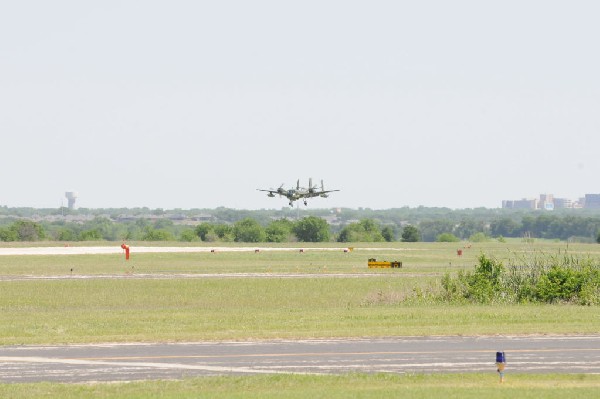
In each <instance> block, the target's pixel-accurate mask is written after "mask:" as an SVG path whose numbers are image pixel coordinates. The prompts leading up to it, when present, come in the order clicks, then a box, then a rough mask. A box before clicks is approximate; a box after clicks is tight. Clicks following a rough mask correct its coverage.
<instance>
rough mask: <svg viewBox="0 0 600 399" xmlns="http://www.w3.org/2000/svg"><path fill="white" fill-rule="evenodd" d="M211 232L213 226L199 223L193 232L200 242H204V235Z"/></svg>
mask: <svg viewBox="0 0 600 399" xmlns="http://www.w3.org/2000/svg"><path fill="white" fill-rule="evenodd" d="M212 230H213V225H212V224H210V223H206V222H204V223H200V224H199V225H198V226H196V228H195V229H194V231H195V232H196V235H197V236H198V237H200V239H201V240H202V241H206V235H207V234H208V233H209V232H211V231H212Z"/></svg>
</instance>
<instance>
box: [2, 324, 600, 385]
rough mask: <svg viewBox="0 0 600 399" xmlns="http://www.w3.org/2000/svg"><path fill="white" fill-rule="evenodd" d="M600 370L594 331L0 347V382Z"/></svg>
mask: <svg viewBox="0 0 600 399" xmlns="http://www.w3.org/2000/svg"><path fill="white" fill-rule="evenodd" d="M496 351H505V352H506V357H507V361H508V365H507V373H534V372H535V373H546V372H558V373H600V335H597V336H551V337H546V336H540V337H424V338H421V337H414V338H385V339H349V340H344V339H335V340H302V341H268V342H266V341H265V342H263V341H260V342H218V343H210V342H200V343H177V344H106V345H69V346H10V347H0V382H32V381H60V382H84V381H131V380H143V379H163V378H183V377H185V376H207V375H228V374H237V375H240V374H259V373H310V374H328V373H347V372H366V373H375V372H384V373H388V372H389V373H422V372H423V373H437V372H495V367H494V361H495V352H496Z"/></svg>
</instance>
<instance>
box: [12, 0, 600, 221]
mask: <svg viewBox="0 0 600 399" xmlns="http://www.w3.org/2000/svg"><path fill="white" fill-rule="evenodd" d="M598 15H600V3H597V2H594V1H577V0H575V1H572V2H568V3H565V2H561V1H541V0H537V1H527V0H525V1H513V0H508V1H504V2H478V1H474V0H472V1H465V0H459V1H455V2H444V1H441V0H437V1H434V0H428V1H427V0H426V1H422V2H408V1H392V0H389V1H377V0H376V1H373V2H368V3H367V2H360V1H341V0H335V1H333V0H331V1H327V0H325V1H318V2H317V1H312V0H308V1H305V2H281V1H273V0H272V1H264V0H258V1H254V2H243V1H239V0H238V1H235V0H229V1H227V0H226V1H221V2H206V1H189V0H180V1H177V0H176V1H173V2H168V3H167V2H161V1H153V0H150V1H146V2H137V1H131V0H123V1H114V0H107V1H103V2H99V3H88V2H77V1H65V0H58V1H54V2H44V1H40V0H31V1H26V2H5V4H3V5H2V6H0V37H1V38H2V39H0V87H1V88H2V90H0V110H1V111H0V130H1V131H2V138H3V150H4V151H3V154H2V157H0V168H1V170H2V172H3V173H2V188H1V189H0V206H4V205H5V206H8V207H33V208H54V207H60V206H61V205H62V204H66V199H65V198H64V193H65V192H66V191H71V190H73V191H76V192H78V194H79V198H78V200H77V206H78V207H82V208H91V209H93V208H134V207H148V208H151V209H156V208H162V209H176V208H181V209H211V208H217V207H220V206H222V207H226V208H232V209H279V208H282V207H285V206H286V205H287V201H286V199H285V198H282V199H279V198H268V197H267V196H266V195H265V194H266V193H262V192H258V191H256V189H259V188H262V189H270V188H277V187H279V186H280V185H281V184H282V183H283V184H284V185H285V186H286V187H293V186H295V184H296V181H297V179H300V180H301V184H302V185H304V186H306V185H307V184H308V178H310V177H312V178H313V181H314V182H319V181H320V180H321V179H323V180H324V182H325V188H326V189H340V190H341V191H340V192H336V193H332V194H331V196H330V198H327V199H324V198H318V199H315V200H311V201H310V202H309V207H312V208H337V207H342V208H353V209H357V208H370V209H391V208H402V207H405V206H409V207H418V206H425V207H447V208H451V209H470V208H479V207H485V208H499V207H501V204H502V200H517V199H521V198H535V197H538V196H539V194H541V193H551V194H554V195H555V197H560V198H568V199H573V200H576V199H578V198H580V197H582V196H584V195H585V194H586V193H598V192H600V187H599V186H598V183H597V179H598V176H599V175H600V164H599V162H598V156H597V148H599V147H600V114H599V113H598V109H600V76H599V74H598V71H599V70H600V54H599V53H598V51H596V50H593V49H594V48H596V41H597V38H598V37H600V25H599V24H598V23H597V21H596V19H597V16H598Z"/></svg>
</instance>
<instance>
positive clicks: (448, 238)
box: [436, 233, 460, 242]
mask: <svg viewBox="0 0 600 399" xmlns="http://www.w3.org/2000/svg"><path fill="white" fill-rule="evenodd" d="M436 241H437V242H459V241H460V238H458V237H457V236H455V235H454V234H452V233H442V234H440V235H439V236H437V238H436Z"/></svg>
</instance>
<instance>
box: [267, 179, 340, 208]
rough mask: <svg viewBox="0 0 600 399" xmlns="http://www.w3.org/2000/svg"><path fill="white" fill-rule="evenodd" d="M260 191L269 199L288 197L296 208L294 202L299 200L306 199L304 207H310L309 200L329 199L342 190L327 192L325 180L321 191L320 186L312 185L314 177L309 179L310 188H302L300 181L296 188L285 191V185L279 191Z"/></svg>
mask: <svg viewBox="0 0 600 399" xmlns="http://www.w3.org/2000/svg"><path fill="white" fill-rule="evenodd" d="M257 190H258V191H265V192H267V193H268V194H267V197H270V198H273V197H275V195H279V196H280V197H281V196H283V197H286V198H287V199H288V200H289V201H290V206H294V201H298V200H299V199H304V201H303V202H304V205H308V201H307V198H315V197H321V198H327V197H329V193H333V192H335V191H340V190H325V186H324V185H323V180H321V189H320V190H319V187H318V186H316V185H315V186H313V185H312V177H311V178H310V179H308V188H303V187H300V179H298V181H297V182H296V188H290V189H285V188H283V184H282V185H281V186H279V188H278V189H270V190H264V189H260V188H258V189H257Z"/></svg>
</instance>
